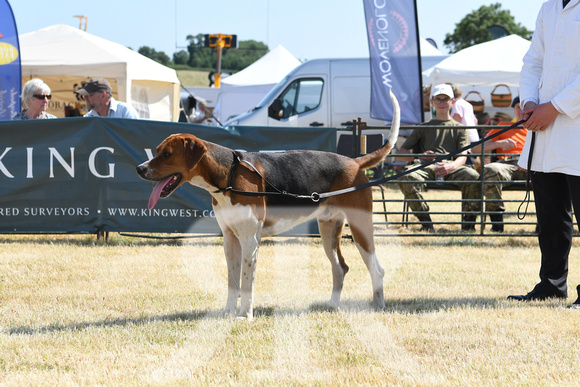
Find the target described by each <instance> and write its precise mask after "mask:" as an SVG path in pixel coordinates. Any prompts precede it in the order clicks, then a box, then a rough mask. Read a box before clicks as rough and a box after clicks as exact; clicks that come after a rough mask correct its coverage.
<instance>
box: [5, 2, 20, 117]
mask: <svg viewBox="0 0 580 387" xmlns="http://www.w3.org/2000/svg"><path fill="white" fill-rule="evenodd" d="M21 90H22V68H21V67H20V45H19V44H18V30H17V29H16V22H15V21H14V14H13V13H12V8H11V7H10V4H9V3H8V0H0V120H10V119H12V117H14V115H16V114H17V113H20V110H21V105H20V103H21V102H20V94H21Z"/></svg>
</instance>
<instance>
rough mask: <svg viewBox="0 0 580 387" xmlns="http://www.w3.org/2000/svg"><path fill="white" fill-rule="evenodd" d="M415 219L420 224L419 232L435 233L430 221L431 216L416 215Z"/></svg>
mask: <svg viewBox="0 0 580 387" xmlns="http://www.w3.org/2000/svg"><path fill="white" fill-rule="evenodd" d="M416 216H417V219H419V221H420V222H421V230H420V231H427V232H435V228H433V221H432V220H431V215H429V214H424V213H423V214H417V215H416Z"/></svg>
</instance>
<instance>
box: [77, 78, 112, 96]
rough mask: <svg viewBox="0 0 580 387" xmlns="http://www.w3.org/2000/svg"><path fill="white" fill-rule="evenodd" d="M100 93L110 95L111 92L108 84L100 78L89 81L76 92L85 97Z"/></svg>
mask: <svg viewBox="0 0 580 387" xmlns="http://www.w3.org/2000/svg"><path fill="white" fill-rule="evenodd" d="M100 91H106V92H108V93H110V92H111V91H112V89H111V85H110V84H109V82H108V81H107V80H106V79H105V78H102V77H98V78H92V79H91V80H90V81H88V82H87V83H85V84H84V85H83V87H82V88H80V89H78V90H77V91H76V92H77V93H79V94H80V95H82V96H83V97H86V96H87V95H91V94H93V93H98V92H100Z"/></svg>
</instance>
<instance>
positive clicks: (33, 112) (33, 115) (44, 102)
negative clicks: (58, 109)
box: [12, 78, 56, 120]
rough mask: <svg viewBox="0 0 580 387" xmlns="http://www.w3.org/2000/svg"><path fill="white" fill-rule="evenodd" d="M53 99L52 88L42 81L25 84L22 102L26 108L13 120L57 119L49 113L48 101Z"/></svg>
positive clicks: (32, 80) (33, 80)
mask: <svg viewBox="0 0 580 387" xmlns="http://www.w3.org/2000/svg"><path fill="white" fill-rule="evenodd" d="M51 98H52V95H50V87H48V85H47V84H46V83H44V82H43V81H42V79H38V78H34V79H31V80H30V81H28V82H26V83H25V84H24V87H23V88H22V101H23V102H24V105H25V106H26V109H24V110H23V111H22V112H21V113H18V114H17V115H15V116H14V117H13V118H12V119H13V120H33V119H37V118H39V119H45V118H56V116H54V115H52V114H50V113H47V112H46V109H47V108H48V101H50V99H51Z"/></svg>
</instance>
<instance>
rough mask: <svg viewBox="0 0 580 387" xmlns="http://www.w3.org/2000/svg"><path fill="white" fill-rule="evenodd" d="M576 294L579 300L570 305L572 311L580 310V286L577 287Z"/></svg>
mask: <svg viewBox="0 0 580 387" xmlns="http://www.w3.org/2000/svg"><path fill="white" fill-rule="evenodd" d="M576 293H578V298H577V299H576V301H574V303H573V304H570V305H568V308H570V309H580V285H578V286H576Z"/></svg>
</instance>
